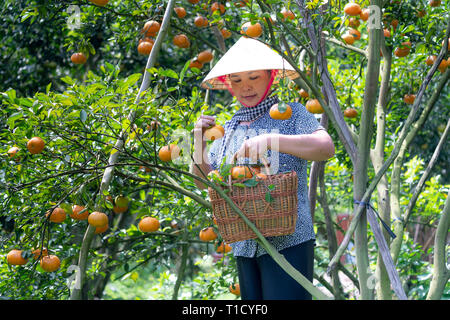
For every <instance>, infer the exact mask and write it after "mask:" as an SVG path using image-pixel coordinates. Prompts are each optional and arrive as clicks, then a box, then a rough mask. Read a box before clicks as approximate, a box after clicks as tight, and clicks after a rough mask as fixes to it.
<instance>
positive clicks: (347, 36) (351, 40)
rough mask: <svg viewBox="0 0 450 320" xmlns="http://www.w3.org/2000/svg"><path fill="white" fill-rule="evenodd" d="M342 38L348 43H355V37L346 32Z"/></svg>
mask: <svg viewBox="0 0 450 320" xmlns="http://www.w3.org/2000/svg"><path fill="white" fill-rule="evenodd" d="M342 40H344V42H345V43H346V44H353V43H354V42H355V37H354V36H352V35H351V34H350V33H348V32H346V33H344V34H343V35H342Z"/></svg>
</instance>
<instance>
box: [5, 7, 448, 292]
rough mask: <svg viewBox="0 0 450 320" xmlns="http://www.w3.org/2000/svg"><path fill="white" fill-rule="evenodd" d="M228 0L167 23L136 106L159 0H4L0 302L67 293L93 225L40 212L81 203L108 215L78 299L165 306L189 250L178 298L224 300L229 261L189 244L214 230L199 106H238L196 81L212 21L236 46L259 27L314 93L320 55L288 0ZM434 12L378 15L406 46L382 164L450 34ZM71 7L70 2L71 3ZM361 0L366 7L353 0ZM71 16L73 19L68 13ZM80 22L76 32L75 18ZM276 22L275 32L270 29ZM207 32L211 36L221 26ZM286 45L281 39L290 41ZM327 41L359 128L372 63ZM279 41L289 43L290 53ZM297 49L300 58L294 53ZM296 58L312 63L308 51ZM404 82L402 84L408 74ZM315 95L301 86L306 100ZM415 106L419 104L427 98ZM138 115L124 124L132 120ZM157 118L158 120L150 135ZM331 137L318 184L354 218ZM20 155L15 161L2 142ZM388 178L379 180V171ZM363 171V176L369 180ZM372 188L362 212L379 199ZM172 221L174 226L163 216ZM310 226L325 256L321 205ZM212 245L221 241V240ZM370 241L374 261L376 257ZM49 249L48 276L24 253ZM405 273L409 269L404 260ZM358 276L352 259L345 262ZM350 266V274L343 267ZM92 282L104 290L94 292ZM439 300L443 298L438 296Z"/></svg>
mask: <svg viewBox="0 0 450 320" xmlns="http://www.w3.org/2000/svg"><path fill="white" fill-rule="evenodd" d="M240 2H241V1H228V2H227V5H226V8H227V11H226V12H225V14H224V15H220V14H219V13H217V12H216V13H211V12H210V10H209V5H210V4H211V1H204V0H203V1H201V2H200V3H199V4H196V5H193V4H191V3H189V2H187V1H183V2H181V1H180V2H177V5H183V6H184V7H185V8H186V10H187V12H188V15H187V17H186V18H185V19H180V18H177V17H176V16H172V18H171V21H170V28H169V30H168V35H167V38H166V39H163V40H164V41H163V44H162V48H161V51H160V52H159V54H158V60H157V64H156V65H155V67H153V68H151V69H149V70H147V72H148V73H147V74H148V75H149V77H150V85H149V89H148V90H146V91H145V92H144V94H143V95H142V96H141V97H140V100H139V103H136V97H137V95H138V92H139V84H140V83H141V82H142V81H143V77H142V76H143V74H144V68H145V65H146V62H147V59H148V57H147V56H141V55H139V54H138V52H137V50H136V47H137V44H138V41H139V40H140V39H142V38H143V37H144V35H143V34H142V33H141V29H142V26H143V25H144V23H145V22H146V21H148V20H158V21H161V19H162V16H163V13H164V9H165V6H166V1H160V0H154V1H143V0H141V1H135V0H125V1H119V0H111V1H110V2H109V3H108V5H107V6H105V7H98V6H95V5H93V4H92V3H91V2H89V1H87V0H80V1H77V2H76V3H73V2H72V1H68V0H66V1H57V2H48V1H41V0H32V1H27V2H20V1H19V2H17V1H11V0H5V1H4V2H3V4H2V6H1V9H0V13H1V15H0V26H1V27H2V28H0V37H1V38H2V40H3V41H2V44H3V45H2V46H1V47H0V57H1V58H2V61H4V63H3V64H1V65H0V93H1V94H0V104H1V108H0V140H1V141H2V142H3V143H2V144H1V146H0V154H1V157H0V223H1V228H0V230H1V231H0V240H1V241H0V299H68V298H69V296H70V288H71V284H70V281H71V280H73V277H74V273H73V270H72V269H71V266H76V265H77V261H78V256H79V252H80V247H81V243H82V241H83V235H84V232H85V231H86V227H87V224H88V223H87V221H77V220H73V219H71V218H70V217H67V218H66V220H65V222H64V223H61V224H54V223H51V222H49V221H48V220H47V219H46V217H45V214H46V212H47V211H49V210H52V209H53V208H55V207H57V206H61V207H63V208H64V209H65V210H66V211H67V214H69V213H70V212H71V206H72V205H73V204H80V205H85V206H86V207H87V208H88V209H89V211H93V210H94V209H95V210H102V211H103V212H105V213H107V214H108V217H109V223H110V224H109V229H108V231H107V232H105V233H103V234H99V235H96V236H95V238H94V241H93V244H92V246H91V249H90V251H89V260H88V261H89V263H88V265H89V267H88V272H87V278H88V290H87V291H88V292H85V293H84V294H85V296H84V298H93V297H102V296H103V294H104V296H103V298H105V299H130V298H131V299H169V298H170V297H171V296H172V294H173V289H174V286H175V283H176V281H177V279H178V276H179V273H178V272H179V269H178V266H179V264H180V259H181V256H182V254H181V252H182V250H181V248H182V246H183V245H186V244H187V245H188V248H189V251H188V252H189V254H188V256H187V258H186V266H187V267H186V268H185V270H184V276H183V279H182V280H183V281H182V283H181V287H180V292H179V294H178V298H179V299H233V298H235V297H234V296H232V295H230V294H229V293H228V286H229V285H230V284H231V283H233V282H237V273H236V269H235V261H234V259H233V257H232V254H227V256H226V258H225V259H224V260H219V261H217V262H212V260H213V258H212V256H213V253H214V251H215V246H216V245H217V243H216V242H214V243H210V244H208V245H206V244H205V243H202V242H200V241H199V240H198V234H199V231H200V230H201V229H202V228H204V227H206V226H211V225H212V223H213V222H212V216H211V210H210V208H209V207H207V206H206V205H204V203H203V202H201V201H199V199H207V191H205V190H198V188H197V187H196V185H195V184H194V180H193V178H192V177H191V176H190V175H189V174H188V173H189V165H190V153H191V152H192V145H191V136H190V132H191V130H192V129H193V124H194V122H195V120H196V119H197V118H198V117H199V115H200V114H201V113H204V114H211V115H216V116H217V122H218V123H221V124H223V123H224V122H225V121H227V120H229V119H230V118H231V116H232V114H233V112H234V111H236V110H237V109H238V108H239V104H238V103H237V100H236V99H233V98H232V97H231V96H230V95H228V93H227V92H215V91H210V92H208V93H206V92H205V90H203V89H200V88H199V87H198V84H199V82H200V81H201V79H203V78H204V77H205V75H206V74H207V72H208V71H209V68H210V67H211V66H212V65H213V64H214V63H215V62H216V61H217V60H218V59H219V58H220V56H221V55H222V54H223V52H222V50H221V49H220V43H219V41H217V37H216V34H215V27H216V26H217V27H219V28H222V27H224V28H227V29H228V30H230V31H231V32H232V37H231V38H230V39H227V40H225V44H226V46H230V45H231V44H232V43H233V42H234V41H235V40H237V39H238V37H239V36H240V27H241V25H242V23H243V22H245V21H249V20H250V21H252V22H256V21H258V22H260V23H261V24H262V25H263V28H264V34H263V36H262V37H261V40H262V41H264V42H266V43H268V44H270V45H271V46H272V47H274V48H278V49H280V48H281V49H282V51H283V52H286V54H288V55H291V56H292V57H293V59H294V61H295V62H297V61H298V64H299V65H300V66H301V70H302V71H305V76H306V77H307V79H308V80H310V81H311V83H312V84H313V85H318V86H320V85H321V84H322V83H321V79H320V77H319V75H318V74H317V70H316V67H317V66H316V65H315V62H314V61H315V54H314V52H312V50H311V47H310V44H309V36H308V34H307V33H306V31H305V28H304V26H303V25H302V21H301V18H298V19H294V20H283V19H282V18H283V17H282V15H281V13H280V12H281V9H282V8H284V7H289V8H290V9H291V10H293V11H294V14H295V15H296V17H301V14H300V11H299V10H298V7H297V6H296V5H295V3H294V2H286V1H284V2H280V1H274V0H270V1H264V2H261V1H249V2H248V3H247V4H246V5H245V6H241V5H240ZM444 2H445V3H444V4H443V5H442V7H439V8H431V9H430V8H427V15H426V16H425V17H422V18H420V19H419V18H417V17H416V15H415V12H416V11H417V10H420V9H421V8H425V7H426V3H425V1H419V0H409V1H404V2H401V3H398V2H396V1H391V2H390V3H386V4H385V7H384V20H385V23H386V25H387V26H389V23H390V22H391V21H392V19H394V18H395V19H398V20H399V21H400V23H399V26H398V27H397V29H396V30H394V29H393V28H392V27H390V29H391V32H392V37H391V38H388V39H386V45H387V47H388V49H389V50H391V51H392V50H394V49H395V47H397V46H398V45H399V44H400V43H401V42H403V41H405V40H410V41H411V42H412V43H413V46H412V51H411V54H410V55H409V56H408V57H406V58H397V57H393V61H394V63H393V65H392V71H391V75H392V81H391V88H390V92H389V99H388V105H387V125H386V127H387V128H386V144H385V153H386V156H387V155H389V154H390V152H391V151H392V148H393V145H394V143H395V141H396V140H397V138H398V133H399V131H400V128H401V127H402V126H403V124H404V121H405V119H406V116H407V115H408V113H409V111H410V106H409V105H407V104H406V103H404V102H403V95H404V94H405V93H413V92H417V90H418V88H419V86H420V84H421V82H422V81H423V75H424V74H425V73H426V72H427V71H428V69H429V67H428V66H426V65H425V63H424V61H425V59H426V57H427V56H428V55H430V54H438V52H439V49H440V46H441V41H442V39H443V37H444V33H445V26H446V17H445V14H443V12H444V10H445V7H444V5H448V1H444ZM318 4H319V3H318V2H310V3H308V4H307V5H308V7H309V8H310V9H311V10H312V11H311V12H312V13H313V16H312V18H313V22H314V24H315V25H316V26H321V27H322V28H323V30H325V31H327V32H328V34H329V35H330V37H331V38H333V39H334V40H336V41H337V42H340V41H341V34H342V32H343V31H344V30H346V29H347V28H348V17H347V16H345V15H344V14H343V13H342V8H341V7H340V6H339V5H335V4H333V5H331V6H330V7H329V11H328V12H326V13H325V14H318V13H319V12H320V11H319V10H320V8H319V6H318ZM69 5H75V6H78V9H79V15H78V13H77V12H78V11H76V10H78V9H77V8H76V7H71V8H72V11H71V10H69ZM362 5H363V6H366V5H368V1H362ZM74 14H75V16H74ZM199 14H201V15H204V16H206V17H207V18H208V19H209V21H210V27H208V28H205V29H203V30H201V31H199V29H198V28H197V27H195V26H194V24H193V20H194V17H195V16H196V15H199ZM75 18H79V21H80V24H79V25H78V26H75V27H73V23H76V22H77V21H76V19H75ZM270 19H272V21H274V22H275V23H273V24H269V21H270ZM358 29H359V30H360V31H361V33H362V37H361V39H360V40H359V41H357V42H355V44H354V45H353V47H355V48H359V49H363V50H365V49H366V48H367V45H368V33H367V27H366V24H365V23H361V26H360V27H359V28H358ZM216 31H217V30H216ZM181 32H184V33H186V34H187V35H188V37H189V38H190V39H191V46H190V47H189V48H188V49H180V48H177V47H175V46H174V45H173V44H172V38H173V36H174V35H176V34H178V33H181ZM285 41H286V42H285ZM336 41H335V42H331V41H330V42H327V63H328V70H329V72H330V75H331V78H332V81H333V83H334V88H335V90H336V92H337V98H338V102H339V105H340V107H341V108H342V111H343V110H344V109H345V108H347V107H353V108H355V109H356V110H357V111H358V117H357V118H355V119H346V122H347V124H348V125H349V127H350V128H351V129H352V130H353V131H354V132H355V133H358V132H359V129H360V128H359V123H360V117H361V111H362V108H363V103H364V90H365V79H366V72H367V67H366V65H367V59H366V58H365V57H364V56H363V55H361V54H360V53H358V52H356V50H353V49H351V48H350V50H349V48H344V47H342V45H341V44H339V45H337V44H336ZM285 43H287V44H288V45H287V46H285ZM206 49H208V50H211V51H212V52H213V53H214V60H213V61H212V62H211V64H206V65H205V66H204V67H203V68H202V69H195V68H194V69H192V68H189V62H190V61H192V60H193V59H194V58H195V57H196V55H197V54H198V53H199V52H200V51H202V50H206ZM302 50H305V51H303V53H302ZM74 52H84V53H85V54H86V55H87V56H88V61H87V63H86V64H85V65H79V66H78V65H74V64H72V63H71V61H70V56H71V54H72V53H74ZM305 52H306V54H304V53H305ZM440 76H441V73H440V72H437V73H436V74H435V75H434V78H433V81H432V83H431V85H430V88H429V89H427V91H426V92H425V96H424V99H423V100H422V101H423V102H422V104H423V105H424V104H426V103H427V101H428V100H429V99H430V97H431V95H432V94H433V92H434V90H435V88H436V86H437V83H438V81H439V79H440ZM404 79H408V80H407V81H405V80H404ZM299 88H300V86H299V84H298V83H297V84H295V85H294V84H293V83H292V82H290V83H289V84H286V83H281V84H280V85H279V86H277V89H276V94H279V95H280V97H282V98H284V99H285V100H298V101H300V102H302V103H303V104H304V103H306V99H304V98H300V96H299V94H298V89H299ZM309 93H310V95H311V91H310V92H309ZM449 103H450V101H449V95H448V87H446V88H445V89H444V91H443V92H442V93H441V96H440V98H439V99H438V101H437V103H436V105H435V107H434V109H433V113H432V114H431V116H430V117H429V119H428V120H427V121H426V122H425V124H424V127H423V128H422V129H421V130H420V132H419V134H418V135H417V136H416V137H415V139H414V141H413V143H412V144H411V146H410V148H409V150H408V154H407V159H406V160H405V167H404V171H403V174H402V187H401V189H402V199H401V208H402V210H403V209H405V208H406V206H407V204H408V203H409V199H410V198H411V194H412V192H413V190H414V186H415V185H416V183H417V181H418V179H419V178H420V176H421V175H422V174H423V169H424V166H425V164H426V163H428V161H429V159H430V158H431V155H432V153H433V152H434V148H435V146H436V145H437V143H438V141H439V138H440V136H441V135H442V132H441V131H440V130H438V126H439V125H442V123H445V122H446V121H447V119H448V116H449V113H448V105H449ZM421 108H423V106H422V105H421ZM130 113H136V117H135V119H136V120H135V121H134V122H133V123H130V121H129V119H128V115H129V114H130ZM152 121H158V122H159V123H160V125H158V127H157V128H156V130H154V129H153V128H152V127H151V123H152ZM328 131H329V132H330V134H331V136H332V137H333V140H334V141H335V146H336V156H335V157H334V158H333V159H330V161H328V162H327V165H326V171H325V186H326V191H327V197H328V203H329V205H330V208H331V211H332V212H333V214H334V215H335V214H338V213H347V212H351V211H352V210H353V170H354V168H353V165H352V163H351V161H350V158H349V156H348V154H347V153H346V151H345V149H344V147H343V145H342V144H341V143H338V141H339V138H338V136H337V133H336V128H334V127H333V125H331V126H330V128H329V130H328ZM122 132H124V133H125V134H126V135H127V139H126V142H125V145H124V149H123V150H122V152H121V153H120V155H119V161H118V164H117V165H116V167H115V169H114V170H115V171H114V177H113V180H112V182H111V184H110V185H109V189H108V190H106V191H105V192H104V194H99V192H98V190H99V187H100V184H101V179H102V175H103V172H104V170H105V169H106V166H107V163H108V158H109V157H110V156H111V155H112V154H114V153H115V152H117V150H115V149H114V144H115V142H116V141H117V140H118V138H119V136H120V134H121V133H122ZM34 136H39V137H41V138H42V139H44V141H45V143H46V146H45V150H44V152H43V153H42V154H36V155H32V154H30V153H29V152H28V151H27V148H26V143H27V141H28V139H30V138H32V137H34ZM169 143H177V144H178V145H180V146H181V147H182V157H181V159H178V161H173V162H171V163H162V162H161V161H160V160H159V159H158V150H159V148H161V147H162V146H164V145H168V144H169ZM12 146H17V147H19V149H20V150H19V152H18V153H17V155H16V156H15V157H14V158H10V157H9V156H8V155H7V151H8V150H9V148H10V147H12ZM448 150H449V149H448V148H443V150H442V153H441V155H440V158H439V160H438V163H437V165H436V167H435V168H434V169H433V172H432V175H431V178H430V179H429V180H428V181H427V182H426V186H425V188H424V191H423V192H422V194H421V196H420V197H419V199H418V202H417V206H416V208H415V210H414V211H413V217H412V218H413V219H416V218H417V217H419V216H420V217H423V218H424V219H426V221H427V223H429V224H430V225H432V224H433V223H436V222H437V221H438V219H439V215H440V212H441V211H442V207H443V203H444V201H445V194H446V193H447V190H448V187H449V185H448V181H449V171H448V158H449V153H448V152H449V151H448ZM389 174H390V171H388V174H387V176H388V177H389ZM368 176H369V181H370V179H371V178H373V176H374V173H373V168H370V169H369V172H368ZM120 194H122V195H126V196H127V197H128V198H129V199H130V200H131V202H130V207H129V209H128V211H127V212H126V213H122V214H116V213H114V212H113V204H112V203H111V202H110V201H108V200H107V197H108V196H112V197H113V198H114V197H115V196H117V195H120ZM376 197H377V195H376V194H374V195H373V198H372V204H373V205H376V200H377V198H376ZM146 215H149V216H153V217H156V218H158V219H159V221H160V223H161V227H160V229H159V230H158V232H155V233H149V234H145V233H142V232H141V231H140V230H139V229H138V227H137V224H138V222H139V220H140V219H141V218H142V217H144V216H146ZM174 221H176V222H177V227H173V224H172V223H173V222H174ZM315 221H316V225H315V230H316V232H317V234H318V241H319V246H318V248H326V245H327V241H328V239H327V238H326V232H325V220H324V216H323V211H322V209H321V208H320V207H318V208H317V210H316V216H315ZM405 239H408V242H407V243H404V244H403V246H402V250H401V254H400V257H399V270H401V271H402V274H401V276H402V278H403V279H405V283H406V284H407V285H406V287H407V288H408V292H407V294H408V296H410V297H411V298H414V299H423V298H424V297H425V295H426V293H427V290H428V286H429V281H430V278H429V276H430V272H431V266H430V265H429V264H427V263H425V262H424V261H423V259H422V256H421V255H422V254H423V253H421V252H420V247H419V246H418V245H417V244H415V243H413V242H412V241H411V240H410V238H408V237H407V238H405ZM219 240H220V238H219ZM372 240H373V239H372V238H371V243H370V244H371V246H372V247H371V251H370V254H371V261H372V262H373V264H374V263H375V262H374V261H375V260H374V259H375V256H376V249H375V246H374V242H373V241H372ZM42 247H46V248H48V249H49V251H50V253H51V254H56V255H58V257H59V258H60V259H61V262H62V264H61V268H60V269H59V270H58V271H57V272H54V273H45V272H44V271H43V270H42V269H41V267H40V266H39V263H38V261H37V260H36V261H34V260H33V259H32V258H31V256H32V255H31V251H32V250H33V249H35V248H42ZM13 248H20V249H22V250H24V251H25V254H26V255H27V256H28V257H29V260H30V261H29V262H28V263H27V264H26V265H25V266H10V265H8V264H7V263H6V254H7V252H9V250H11V249H13ZM318 256H319V258H320V259H319V262H316V269H317V273H318V274H323V272H324V271H325V269H326V264H325V263H326V262H328V261H329V258H330V257H328V256H327V255H326V252H325V251H324V250H318ZM410 264H411V265H410ZM349 267H350V269H352V266H349ZM352 272H354V270H353V269H352ZM102 284H104V285H105V286H106V288H105V289H104V292H103V289H102V288H103V287H102ZM445 297H448V289H447V291H446V293H445V294H444V298H445Z"/></svg>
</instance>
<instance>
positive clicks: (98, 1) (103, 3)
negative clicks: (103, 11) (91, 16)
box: [89, 0, 109, 7]
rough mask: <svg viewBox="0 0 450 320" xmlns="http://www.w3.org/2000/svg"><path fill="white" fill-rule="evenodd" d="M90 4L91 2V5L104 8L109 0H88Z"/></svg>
mask: <svg viewBox="0 0 450 320" xmlns="http://www.w3.org/2000/svg"><path fill="white" fill-rule="evenodd" d="M89 1H90V2H92V3H93V4H96V5H98V6H100V7H103V6H106V5H107V4H108V2H109V0H89Z"/></svg>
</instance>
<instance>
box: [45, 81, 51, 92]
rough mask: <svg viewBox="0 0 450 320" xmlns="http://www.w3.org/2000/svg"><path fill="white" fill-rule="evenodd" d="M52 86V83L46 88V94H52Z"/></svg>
mask: <svg viewBox="0 0 450 320" xmlns="http://www.w3.org/2000/svg"><path fill="white" fill-rule="evenodd" d="M51 86H52V83H51V82H50V83H49V84H48V85H47V87H46V88H45V93H46V94H48V93H49V92H50V88H51Z"/></svg>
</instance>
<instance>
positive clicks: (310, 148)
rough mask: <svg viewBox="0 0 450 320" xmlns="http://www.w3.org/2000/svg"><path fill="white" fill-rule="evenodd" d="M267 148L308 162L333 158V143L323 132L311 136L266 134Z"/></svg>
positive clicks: (319, 131)
mask: <svg viewBox="0 0 450 320" xmlns="http://www.w3.org/2000/svg"><path fill="white" fill-rule="evenodd" d="M267 139H268V141H267V144H268V145H267V147H268V148H269V149H271V150H276V151H279V152H282V153H288V154H291V155H293V156H296V157H298V158H302V159H305V160H308V161H324V160H328V159H330V158H331V157H333V156H334V143H333V140H332V139H331V137H330V135H329V134H328V133H327V132H326V131H325V130H317V131H314V132H313V133H311V134H301V135H286V134H268V138H267Z"/></svg>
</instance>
